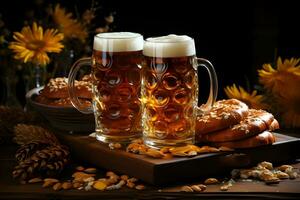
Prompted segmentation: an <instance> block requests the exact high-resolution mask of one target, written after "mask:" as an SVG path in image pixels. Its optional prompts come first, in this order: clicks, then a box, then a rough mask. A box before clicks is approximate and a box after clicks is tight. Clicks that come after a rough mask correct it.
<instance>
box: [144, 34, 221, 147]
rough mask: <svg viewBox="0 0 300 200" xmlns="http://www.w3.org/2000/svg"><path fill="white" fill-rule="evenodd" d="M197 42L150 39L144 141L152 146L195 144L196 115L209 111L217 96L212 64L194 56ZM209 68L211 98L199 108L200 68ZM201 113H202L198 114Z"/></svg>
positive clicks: (177, 38)
mask: <svg viewBox="0 0 300 200" xmlns="http://www.w3.org/2000/svg"><path fill="white" fill-rule="evenodd" d="M195 53H196V50H195V43H194V40H193V39H192V38H190V37H188V36H178V35H168V36H162V37H156V38H148V39H147V40H146V41H145V43H144V50H143V54H144V61H143V64H142V90H141V92H142V99H141V101H142V109H143V117H142V124H143V139H144V143H145V144H146V145H148V146H152V147H162V146H181V145H185V144H193V143H194V137H195V123H196V116H197V114H199V113H200V112H207V111H209V110H210V108H211V106H212V105H213V103H214V102H215V100H216V97H217V88H218V83H217V82H218V81H217V76H216V73H215V70H214V67H213V66H212V64H211V63H210V62H209V61H208V60H205V59H202V58H197V57H196V56H195ZM198 66H203V67H205V68H206V69H207V71H208V73H209V77H210V94H209V98H208V100H207V102H206V104H205V105H204V106H201V109H200V108H199V107H198V72H197V67H198ZM199 111H200V112H199Z"/></svg>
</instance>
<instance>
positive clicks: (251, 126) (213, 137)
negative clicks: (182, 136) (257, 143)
mask: <svg viewBox="0 0 300 200" xmlns="http://www.w3.org/2000/svg"><path fill="white" fill-rule="evenodd" d="M272 123H273V124H272ZM278 127H279V124H278V122H277V120H276V121H274V116H273V115H272V114H271V113H268V112H266V111H264V110H254V109H249V112H248V115H247V117H246V118H245V119H244V120H242V121H241V122H240V123H239V124H236V125H234V126H232V127H230V128H227V129H224V130H221V131H216V132H212V133H208V134H205V135H200V136H199V135H198V140H200V141H202V142H228V141H235V140H241V139H244V138H248V137H251V136H254V135H257V134H259V133H261V132H263V131H265V130H271V131H272V130H274V129H276V128H278Z"/></svg>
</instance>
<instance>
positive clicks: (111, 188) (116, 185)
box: [106, 180, 125, 190]
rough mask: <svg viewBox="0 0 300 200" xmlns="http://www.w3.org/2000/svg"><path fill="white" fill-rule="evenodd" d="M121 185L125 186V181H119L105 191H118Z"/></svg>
mask: <svg viewBox="0 0 300 200" xmlns="http://www.w3.org/2000/svg"><path fill="white" fill-rule="evenodd" d="M123 185H125V181H124V180H121V181H120V182H119V183H118V184H115V185H110V186H108V187H107V188H106V189H107V190H117V189H120V188H121V187H122V186H123Z"/></svg>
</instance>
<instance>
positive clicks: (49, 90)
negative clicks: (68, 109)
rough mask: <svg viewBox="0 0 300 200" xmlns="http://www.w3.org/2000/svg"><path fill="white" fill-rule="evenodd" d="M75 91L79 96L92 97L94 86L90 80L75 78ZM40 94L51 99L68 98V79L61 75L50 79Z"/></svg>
mask: <svg viewBox="0 0 300 200" xmlns="http://www.w3.org/2000/svg"><path fill="white" fill-rule="evenodd" d="M75 93H76V95H77V96H78V97H79V98H86V99H91V98H92V87H91V84H90V82H87V81H77V80H75ZM40 95H42V96H45V97H46V98H49V99H60V98H68V97H69V92H68V79H67V78H61V77H60V78H55V79H50V80H49V83H48V84H47V85H46V86H45V87H44V89H43V90H42V91H41V94H40Z"/></svg>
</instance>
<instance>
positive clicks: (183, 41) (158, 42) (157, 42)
mask: <svg viewBox="0 0 300 200" xmlns="http://www.w3.org/2000/svg"><path fill="white" fill-rule="evenodd" d="M151 38H154V37H150V38H147V39H145V42H149V43H154V44H155V43H156V44H163V43H164V44H165V43H185V42H189V41H195V40H194V38H192V37H189V38H190V39H188V40H182V41H149V39H151Z"/></svg>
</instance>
